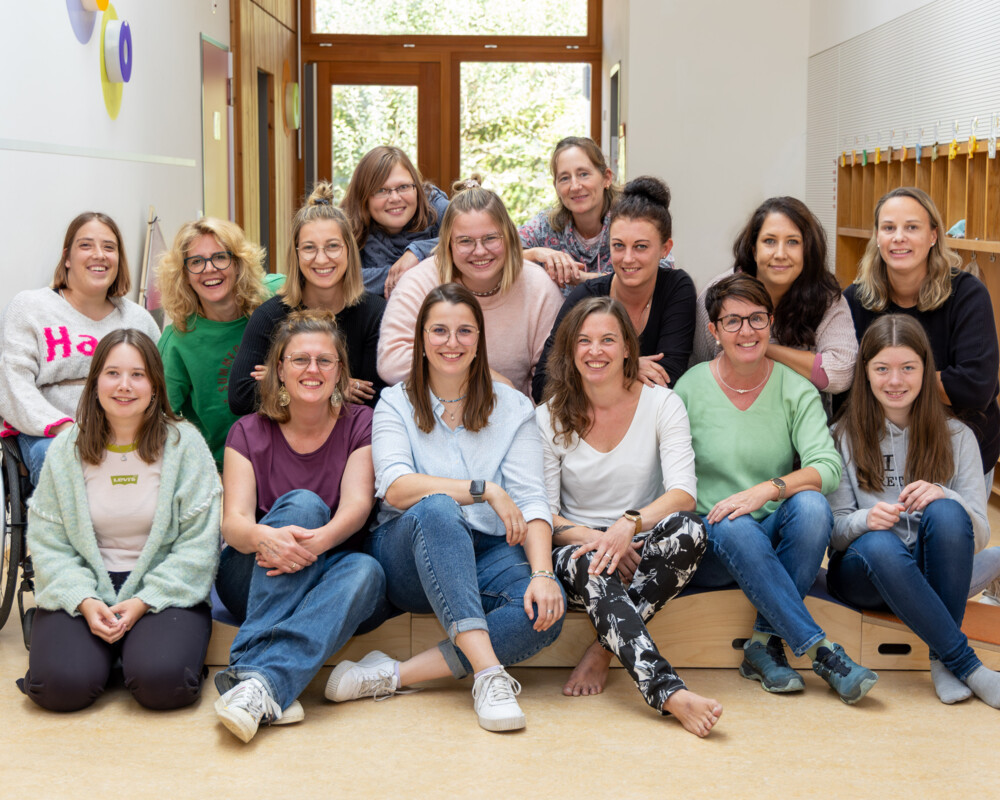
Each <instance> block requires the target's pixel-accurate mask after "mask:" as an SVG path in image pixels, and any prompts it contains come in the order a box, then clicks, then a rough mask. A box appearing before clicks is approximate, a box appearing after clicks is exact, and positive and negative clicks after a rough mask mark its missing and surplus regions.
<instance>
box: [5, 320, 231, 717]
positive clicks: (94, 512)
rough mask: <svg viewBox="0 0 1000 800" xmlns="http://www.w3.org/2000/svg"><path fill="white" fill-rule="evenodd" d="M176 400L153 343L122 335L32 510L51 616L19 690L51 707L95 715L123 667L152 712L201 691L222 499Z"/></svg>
mask: <svg viewBox="0 0 1000 800" xmlns="http://www.w3.org/2000/svg"><path fill="white" fill-rule="evenodd" d="M166 394H167V393H166V386H165V384H164V379H163V365H162V363H161V361H160V356H159V354H158V353H157V351H156V345H155V344H153V341H152V339H150V338H149V337H148V336H146V335H145V334H144V333H141V332H139V331H137V330H135V329H131V328H126V329H119V330H116V331H113V332H112V333H109V334H108V335H107V336H105V337H104V338H103V339H101V341H100V343H99V344H98V345H97V349H96V350H95V352H94V357H93V360H92V362H91V368H90V373H89V375H88V376H87V381H86V383H85V384H84V387H83V395H82V399H81V401H80V407H79V409H78V412H77V421H76V423H75V424H74V425H73V426H72V427H71V428H70V429H69V431H67V432H66V434H65V435H63V436H58V437H56V440H55V441H54V442H53V443H52V447H51V448H49V452H48V456H47V457H46V459H45V464H44V466H43V467H42V473H41V479H40V480H39V483H38V487H37V488H36V490H35V492H34V494H33V495H32V498H31V502H30V507H29V511H28V547H29V549H30V550H31V556H32V558H33V560H34V565H35V603H36V605H37V607H38V611H37V612H36V614H35V618H34V624H33V626H32V630H31V654H30V658H29V662H28V663H29V668H28V674H27V675H25V677H24V679H23V680H22V681H18V685H19V686H20V687H21V690H22V691H23V692H24V693H25V694H27V695H28V697H30V698H31V699H32V700H33V701H34V702H35V703H37V704H38V705H40V706H42V707H43V708H47V709H50V710H52V711H75V710H77V709H81V708H86V707H87V706H89V705H90V704H91V703H93V702H94V700H96V699H97V697H98V696H99V695H100V694H101V693H102V692H103V691H104V688H105V685H106V684H107V682H108V678H109V676H110V674H111V670H112V666H113V665H114V663H115V661H116V660H117V659H119V658H120V659H121V669H122V672H123V673H124V676H125V686H126V687H127V688H128V689H129V691H130V692H131V693H132V695H133V696H134V697H135V699H136V700H137V701H139V703H141V704H142V705H143V706H145V707H147V708H152V709H170V708H179V707H181V706H186V705H189V704H191V703H193V702H194V701H195V700H197V699H198V695H199V694H200V692H201V685H202V681H203V680H204V677H205V669H204V662H205V652H206V650H207V649H208V640H209V637H210V635H211V632H212V615H211V609H210V608H209V605H208V603H207V602H206V601H207V600H208V596H209V591H210V590H211V586H212V578H213V576H214V575H215V567H216V564H217V563H218V560H219V508H220V496H221V494H222V491H221V487H220V485H219V479H218V476H217V475H216V473H215V468H214V465H213V463H212V456H211V454H210V453H209V452H208V448H207V447H206V446H205V441H204V439H202V438H201V434H199V433H198V431H197V430H195V429H194V428H193V427H192V426H191V425H188V424H187V423H185V422H183V421H181V420H180V419H178V418H177V417H176V416H174V414H173V413H172V412H171V411H170V404H169V403H168V402H167V396H166Z"/></svg>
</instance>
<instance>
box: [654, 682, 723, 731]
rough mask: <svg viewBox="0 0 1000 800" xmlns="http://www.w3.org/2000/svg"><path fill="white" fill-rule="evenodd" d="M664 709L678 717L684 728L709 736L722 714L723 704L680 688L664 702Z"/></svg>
mask: <svg viewBox="0 0 1000 800" xmlns="http://www.w3.org/2000/svg"><path fill="white" fill-rule="evenodd" d="M663 709H664V711H669V712H670V713H671V714H673V715H674V716H675V717H677V720H678V722H680V723H681V725H683V726H684V730H687V731H690V732H691V733H693V734H694V735H695V736H702V737H704V736H708V734H709V732H710V731H711V730H712V728H713V727H715V723H716V722H718V721H719V717H721V716H722V705H721V704H720V703H719V702H718V701H717V700H711V699H709V698H708V697H702V696H701V695H700V694H695V693H694V692H691V691H688V690H687V689H678V690H677V691H676V692H674V693H673V694H672V695H670V697H668V698H667V702H666V703H664V704H663Z"/></svg>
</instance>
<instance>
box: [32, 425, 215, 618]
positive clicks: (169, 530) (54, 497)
mask: <svg viewBox="0 0 1000 800" xmlns="http://www.w3.org/2000/svg"><path fill="white" fill-rule="evenodd" d="M78 434H79V428H78V427H77V426H76V425H74V426H73V427H72V428H70V429H69V430H68V431H66V432H65V433H62V434H60V435H59V436H57V437H56V438H55V441H53V442H52V446H51V447H50V448H49V452H48V454H47V455H46V457H45V464H44V466H43V467H42V474H41V478H40V479H39V482H38V487H37V488H36V489H35V491H34V493H33V494H32V496H31V500H30V501H29V503H28V549H29V550H30V551H31V557H32V561H33V563H34V567H35V604H36V605H37V606H38V607H39V608H45V609H49V610H58V609H61V610H63V611H65V612H67V613H68V614H71V615H73V616H76V615H77V614H78V612H77V606H79V605H80V603H81V602H82V601H84V600H85V599H87V598H88V597H96V598H98V599H99V600H101V601H103V602H104V603H106V604H107V605H109V606H110V605H114V604H115V603H120V602H122V601H123V600H129V599H131V598H133V597H138V598H140V599H142V600H143V602H145V603H147V604H148V605H149V606H150V611H152V612H157V611H162V610H163V609H164V608H170V607H174V608H190V607H192V606H195V605H197V604H198V603H200V602H202V601H204V600H207V599H208V596H209V592H210V591H211V588H212V580H213V579H214V577H215V569H216V566H217V565H218V562H219V545H220V532H219V512H220V509H221V506H222V501H221V496H222V487H221V486H220V484H219V476H218V474H217V473H216V471H215V465H214V464H213V462H212V457H211V454H210V453H209V452H208V448H207V447H206V446H205V440H204V439H202V438H201V434H200V433H198V431H197V430H196V429H195V428H194V427H193V426H192V425H189V424H187V423H185V422H181V423H179V424H177V425H171V426H170V431H169V432H168V434H167V443H166V445H165V447H164V449H163V464H162V466H161V471H160V492H159V496H158V498H157V501H156V511H155V513H154V515H153V525H152V527H151V529H150V531H149V538H148V539H147V540H146V544H145V546H144V547H143V549H142V552H141V553H140V555H139V560H138V561H137V562H136V565H135V568H134V569H133V570H132V572H131V574H130V575H129V577H128V580H126V581H125V583H124V585H123V586H122V588H121V591H119V592H118V593H117V594H116V593H115V590H114V587H113V586H112V585H111V578H110V576H109V575H108V571H107V569H106V568H105V566H104V559H103V558H102V557H101V553H100V550H98V548H97V536H96V534H95V533H94V526H93V525H92V524H91V521H90V508H89V505H88V502H87V487H86V485H85V483H84V478H83V467H82V465H81V463H80V458H79V456H78V455H77V452H76V439H77V436H78Z"/></svg>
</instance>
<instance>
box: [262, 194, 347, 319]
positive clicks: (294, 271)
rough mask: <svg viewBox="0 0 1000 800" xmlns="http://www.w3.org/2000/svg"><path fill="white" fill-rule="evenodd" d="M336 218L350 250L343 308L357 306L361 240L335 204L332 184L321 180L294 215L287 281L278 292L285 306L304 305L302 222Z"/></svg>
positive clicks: (344, 284) (345, 275)
mask: <svg viewBox="0 0 1000 800" xmlns="http://www.w3.org/2000/svg"><path fill="white" fill-rule="evenodd" d="M328 219H329V220H333V221H334V222H336V223H337V227H338V228H340V236H341V238H342V239H343V240H344V249H345V250H346V251H347V270H346V272H344V277H343V280H342V291H343V294H344V308H350V307H351V306H356V305H357V304H358V303H360V302H361V298H362V297H363V296H364V293H365V282H364V278H362V277H361V252H360V251H359V250H358V243H357V242H356V241H355V240H354V234H353V233H351V223H350V222H348V220H347V217H346V216H344V212H343V211H341V210H340V209H339V208H337V207H336V206H335V205H333V186H331V185H330V184H329V183H328V182H326V181H320V182H319V183H317V184H316V185H315V186H314V187H313V190H312V192H310V194H309V197H307V198H306V201H305V203H304V204H303V206H302V208H300V209H299V210H298V211H297V212H295V216H294V217H292V236H291V241H290V242H289V244H288V262H287V264H288V268H287V273H288V277H287V278H286V279H285V284H284V286H282V287H281V288H280V289H278V291H277V292H275V294H277V295H278V296H279V297H281V298H282V299H283V300H284V301H285V305H288V306H290V307H291V308H297V307H298V306H299V305H301V304H302V288H303V287H304V286H305V283H306V279H305V276H303V274H302V268H301V267H300V266H299V233H300V232H301V230H302V226H303V225H308V224H309V223H310V222H320V221H322V220H328Z"/></svg>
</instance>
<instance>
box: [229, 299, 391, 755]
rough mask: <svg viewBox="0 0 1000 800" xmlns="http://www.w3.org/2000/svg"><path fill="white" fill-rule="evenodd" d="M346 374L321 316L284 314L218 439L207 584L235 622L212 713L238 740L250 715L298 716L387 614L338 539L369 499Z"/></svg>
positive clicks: (374, 572) (354, 556)
mask: <svg viewBox="0 0 1000 800" xmlns="http://www.w3.org/2000/svg"><path fill="white" fill-rule="evenodd" d="M350 380H351V377H350V373H349V370H348V368H347V348H346V345H345V343H344V337H343V335H342V334H341V333H340V331H339V330H338V329H337V325H336V322H335V321H334V317H333V315H332V314H330V313H329V312H325V311H296V312H293V313H291V314H290V315H289V316H288V317H287V318H286V319H285V320H284V321H283V322H282V323H281V324H280V325H279V326H278V329H277V331H276V334H275V339H274V344H273V346H272V347H271V351H270V353H269V354H268V358H267V370H266V375H265V376H264V379H263V381H262V383H261V401H262V402H261V410H260V412H259V413H258V414H254V415H251V416H247V417H243V418H242V419H240V420H238V421H237V422H236V423H235V424H234V425H233V427H232V429H231V430H230V432H229V438H228V439H227V440H226V451H225V466H224V469H223V487H224V489H225V492H226V503H225V512H224V515H223V519H222V535H223V537H225V540H226V544H227V547H226V548H225V549H224V550H223V551H222V557H221V560H220V566H219V576H218V579H217V581H216V588H217V590H218V593H219V596H220V597H221V598H222V601H223V602H224V603H225V604H226V606H227V607H228V608H229V610H230V611H231V612H233V614H234V615H235V616H237V617H239V618H240V619H243V618H244V617H245V620H244V621H243V624H242V626H241V627H240V630H239V632H238V633H237V634H236V638H235V640H234V641H233V645H232V648H231V650H230V655H229V668H228V669H226V670H224V671H223V672H220V673H219V674H218V675H216V677H215V684H216V686H217V687H218V689H219V692H220V693H221V694H222V697H220V698H219V700H218V701H217V702H216V704H215V710H216V714H217V715H218V717H219V719H220V721H221V722H222V723H223V724H224V725H225V726H226V727H227V728H228V729H229V730H230V731H231V732H232V733H233V734H234V735H235V736H236V737H238V738H239V739H241V740H242V741H244V742H248V741H250V739H252V738H253V736H254V735H255V734H256V733H257V728H258V726H259V725H260V724H261V723H266V724H276V723H277V724H282V723H287V722H297V721H299V720H301V719H302V707H301V705H299V704H298V703H297V702H296V698H297V697H298V695H299V693H300V692H301V691H302V690H303V689H304V688H305V687H306V686H307V685H308V683H309V681H310V680H312V678H313V677H314V676H315V674H316V672H317V671H318V670H319V669H320V667H322V666H323V664H324V662H325V661H326V660H327V659H328V658H329V657H330V656H331V655H332V654H333V653H335V652H336V651H337V650H339V649H340V648H341V647H343V645H344V644H345V643H346V642H347V640H348V639H349V638H350V637H351V636H353V635H354V633H355V631H357V630H358V628H359V626H361V625H362V623H364V622H365V621H366V620H370V626H371V627H374V626H375V625H378V624H379V623H380V622H381V621H382V620H383V619H385V618H386V616H388V609H387V606H386V603H385V576H384V575H383V573H382V568H381V567H380V566H379V564H378V562H377V561H375V559H373V558H371V557H370V556H367V555H365V554H363V553H360V552H357V551H356V548H355V549H352V545H351V541H350V540H351V539H352V537H355V535H356V534H358V532H359V531H362V530H363V529H364V527H365V524H366V522H367V520H368V515H369V514H370V513H371V509H372V505H373V503H374V496H375V475H374V471H373V469H372V456H371V420H372V412H371V409H370V408H368V407H366V406H364V405H361V404H354V403H349V402H347V401H346V400H345V394H346V392H347V387H348V384H349V382H350Z"/></svg>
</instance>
